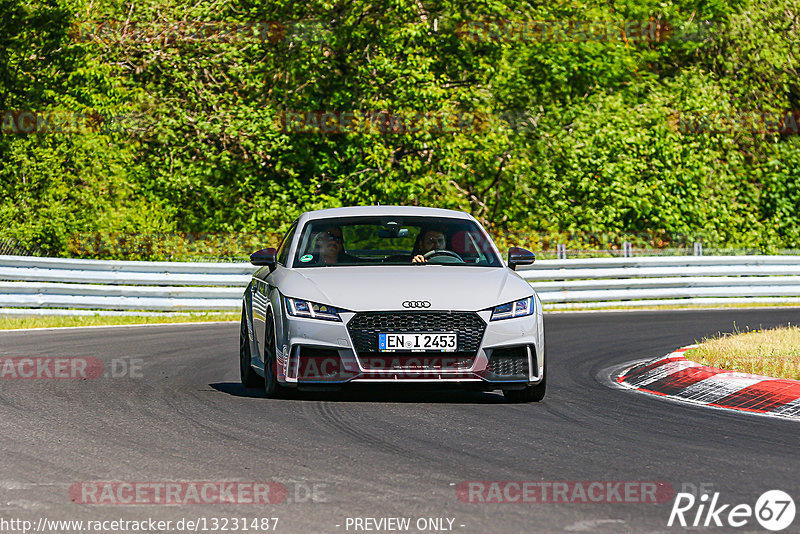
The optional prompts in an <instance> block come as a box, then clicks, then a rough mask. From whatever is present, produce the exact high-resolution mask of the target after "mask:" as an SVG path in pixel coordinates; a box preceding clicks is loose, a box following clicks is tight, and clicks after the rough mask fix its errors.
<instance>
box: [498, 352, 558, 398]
mask: <svg viewBox="0 0 800 534" xmlns="http://www.w3.org/2000/svg"><path fill="white" fill-rule="evenodd" d="M544 366H545V369H544V376H543V377H542V381H541V382H539V383H538V384H536V385H535V386H526V387H525V388H524V389H504V390H503V397H505V399H506V401H508V402H514V403H518V402H539V401H540V400H542V399H544V394H545V393H546V392H547V360H545V363H544Z"/></svg>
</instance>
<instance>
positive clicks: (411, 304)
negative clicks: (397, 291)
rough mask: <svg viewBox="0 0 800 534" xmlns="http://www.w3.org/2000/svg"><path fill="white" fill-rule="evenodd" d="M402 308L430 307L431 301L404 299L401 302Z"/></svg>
mask: <svg viewBox="0 0 800 534" xmlns="http://www.w3.org/2000/svg"><path fill="white" fill-rule="evenodd" d="M403 307H404V308H430V307H431V303H430V302H428V301H427V300H406V301H405V302H403Z"/></svg>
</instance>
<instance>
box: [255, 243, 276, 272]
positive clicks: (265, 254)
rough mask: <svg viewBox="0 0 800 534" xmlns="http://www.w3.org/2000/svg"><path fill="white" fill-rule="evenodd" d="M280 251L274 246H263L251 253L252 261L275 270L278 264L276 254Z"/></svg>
mask: <svg viewBox="0 0 800 534" xmlns="http://www.w3.org/2000/svg"><path fill="white" fill-rule="evenodd" d="M277 253H278V251H277V250H275V249H274V248H272V247H269V248H262V249H261V250H258V251H256V252H253V253H252V254H250V263H252V264H253V265H256V266H258V267H265V266H266V267H269V270H270V271H274V270H275V267H276V266H277V263H276V255H277Z"/></svg>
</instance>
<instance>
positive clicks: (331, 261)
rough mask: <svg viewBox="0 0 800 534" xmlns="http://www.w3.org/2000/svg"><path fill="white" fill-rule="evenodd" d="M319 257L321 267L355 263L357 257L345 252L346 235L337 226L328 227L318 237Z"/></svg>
mask: <svg viewBox="0 0 800 534" xmlns="http://www.w3.org/2000/svg"><path fill="white" fill-rule="evenodd" d="M317 247H318V256H317V263H318V264H320V265H336V264H337V263H353V262H355V261H356V257H355V256H351V255H350V254H348V253H347V252H345V251H344V235H343V234H342V229H341V227H339V226H336V225H328V226H326V227H325V228H323V229H322V231H321V232H320V233H319V234H318V235H317Z"/></svg>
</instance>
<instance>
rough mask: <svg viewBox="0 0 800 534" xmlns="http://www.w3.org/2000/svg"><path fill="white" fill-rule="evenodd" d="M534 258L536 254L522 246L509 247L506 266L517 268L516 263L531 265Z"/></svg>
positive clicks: (512, 268)
mask: <svg viewBox="0 0 800 534" xmlns="http://www.w3.org/2000/svg"><path fill="white" fill-rule="evenodd" d="M535 260H536V255H535V254H534V253H533V252H531V251H529V250H525V249H524V248H519V247H511V248H510V249H508V268H509V269H511V270H512V271H516V270H517V265H531V264H532V263H533V262H534V261H535Z"/></svg>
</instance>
